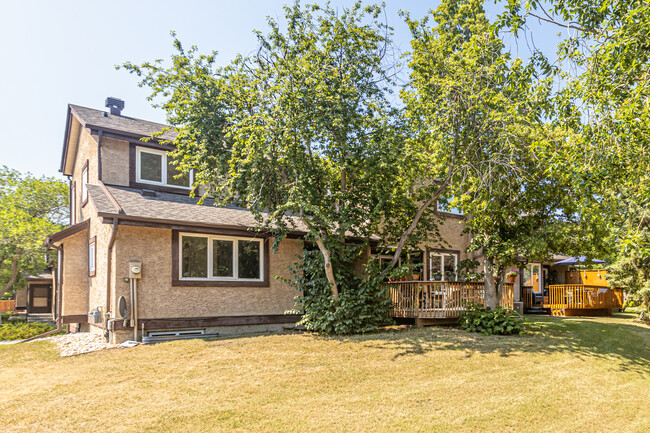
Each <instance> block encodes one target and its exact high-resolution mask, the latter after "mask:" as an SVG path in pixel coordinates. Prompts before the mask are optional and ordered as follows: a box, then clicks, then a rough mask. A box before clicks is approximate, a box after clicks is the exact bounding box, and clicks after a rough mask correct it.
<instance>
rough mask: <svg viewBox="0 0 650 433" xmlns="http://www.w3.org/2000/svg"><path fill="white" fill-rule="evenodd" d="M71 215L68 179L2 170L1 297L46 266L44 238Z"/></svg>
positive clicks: (0, 204)
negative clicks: (29, 275)
mask: <svg viewBox="0 0 650 433" xmlns="http://www.w3.org/2000/svg"><path fill="white" fill-rule="evenodd" d="M67 215H68V187H67V186H66V184H65V183H64V182H61V181H58V180H55V179H53V178H49V177H45V176H43V177H40V178H37V177H34V176H32V175H31V174H29V173H27V174H21V173H19V172H18V171H16V170H11V169H9V168H7V167H4V166H3V167H2V168H1V169H0V279H1V280H0V284H2V285H1V286H0V287H1V289H0V290H2V292H0V298H1V297H2V296H3V295H4V294H5V293H7V292H9V291H10V290H12V289H13V287H14V285H15V284H16V283H17V282H20V280H21V278H22V276H23V274H25V273H34V272H40V271H42V270H43V269H44V267H45V265H46V263H45V260H46V251H45V248H44V247H43V240H44V239H45V237H46V236H47V235H49V234H52V233H54V232H57V231H59V230H61V229H62V228H63V226H64V224H65V221H66V219H67Z"/></svg>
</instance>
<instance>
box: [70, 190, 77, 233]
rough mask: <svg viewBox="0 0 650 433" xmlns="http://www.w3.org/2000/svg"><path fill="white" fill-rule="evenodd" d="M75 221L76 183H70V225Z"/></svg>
mask: <svg viewBox="0 0 650 433" xmlns="http://www.w3.org/2000/svg"><path fill="white" fill-rule="evenodd" d="M76 223H77V184H76V183H75V182H72V185H70V225H71V226H72V225H75V224H76Z"/></svg>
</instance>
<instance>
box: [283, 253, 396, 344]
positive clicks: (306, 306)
mask: <svg viewBox="0 0 650 433" xmlns="http://www.w3.org/2000/svg"><path fill="white" fill-rule="evenodd" d="M346 265H347V266H346ZM323 269H324V268H323V258H322V255H321V254H320V252H318V251H309V250H304V252H303V256H302V260H301V261H300V262H299V263H296V264H295V265H294V266H293V267H292V269H291V271H292V274H293V276H294V278H293V279H292V280H287V282H288V283H289V284H291V285H293V286H294V287H295V288H296V289H298V290H300V292H301V295H299V296H297V297H296V306H297V307H298V309H297V310H296V311H295V312H298V313H302V315H303V316H302V319H301V321H300V322H299V324H301V325H304V326H305V328H307V329H308V330H310V331H315V332H321V333H324V334H357V333H362V332H371V331H374V330H376V329H377V328H379V327H380V326H383V325H386V324H389V323H391V319H390V318H389V317H388V313H389V312H390V311H391V310H392V301H391V299H390V296H388V292H387V290H388V289H387V288H385V287H384V286H383V285H382V284H381V282H380V281H379V279H378V277H376V276H373V275H377V272H372V274H371V276H369V277H367V278H362V277H360V276H358V275H356V274H355V273H354V272H353V271H352V266H350V261H348V262H347V263H345V264H342V263H338V266H335V267H334V269H335V270H336V274H337V275H336V278H337V284H338V287H339V297H338V300H336V301H335V300H334V298H333V297H332V292H331V290H330V286H329V283H328V281H327V278H326V277H325V272H324V270H323Z"/></svg>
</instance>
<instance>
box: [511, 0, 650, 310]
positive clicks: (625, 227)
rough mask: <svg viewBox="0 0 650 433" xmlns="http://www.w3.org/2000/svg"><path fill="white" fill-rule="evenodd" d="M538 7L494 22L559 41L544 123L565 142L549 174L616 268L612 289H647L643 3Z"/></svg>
mask: <svg viewBox="0 0 650 433" xmlns="http://www.w3.org/2000/svg"><path fill="white" fill-rule="evenodd" d="M545 5H546V4H545V3H542V2H539V1H532V2H526V3H524V2H520V1H518V0H508V1H507V2H506V12H505V13H504V14H503V16H502V17H501V18H502V22H503V23H504V24H505V25H507V26H509V27H510V28H511V29H513V30H514V31H515V32H517V33H520V32H525V31H531V30H530V28H529V27H528V20H530V19H535V20H543V21H545V22H547V23H549V25H555V26H557V27H558V29H559V28H561V29H563V31H565V32H567V34H566V37H565V38H564V39H563V40H562V42H561V43H560V44H559V46H558V51H557V58H556V59H551V63H553V62H555V65H554V67H553V71H554V75H555V78H556V80H557V82H558V83H560V84H561V86H560V91H558V92H557V94H556V95H555V98H554V108H555V109H554V112H553V115H552V116H551V120H552V122H553V124H554V126H555V127H556V129H557V130H558V131H560V132H561V134H562V136H563V139H564V141H565V147H564V149H563V151H562V152H559V153H558V157H559V158H558V160H557V167H558V170H562V171H563V172H564V173H565V174H566V176H567V178H568V179H569V180H570V181H571V182H572V188H571V189H572V190H573V191H575V192H576V195H579V196H580V197H581V201H582V207H581V209H580V210H581V214H582V218H583V219H584V221H585V222H588V223H589V224H591V225H592V228H593V229H594V232H595V233H598V234H600V236H599V237H596V238H594V239H593V241H594V243H597V242H598V241H599V239H600V240H602V243H601V246H602V248H603V249H605V250H608V251H609V253H610V258H611V259H613V260H614V261H616V262H617V263H616V264H615V266H614V267H613V269H612V270H613V271H614V273H615V274H616V273H618V274H619V275H618V276H617V277H616V280H617V282H618V283H620V284H622V286H623V287H625V288H627V289H629V290H632V291H637V290H640V288H641V287H643V286H646V287H647V289H648V290H650V280H649V279H648V275H650V273H649V272H650V266H649V265H647V263H650V238H649V237H648V231H647V227H648V219H649V218H650V214H649V209H650V152H649V151H648V150H649V149H650V139H649V138H648V137H650V45H649V44H648V40H649V36H648V35H650V4H648V2H647V1H643V0H626V1H606V2H595V3H588V2H587V3H585V2H581V1H577V0H555V1H551V2H550V5H549V6H547V7H545ZM603 229H604V232H603ZM644 263H645V265H644ZM630 266H631V267H630ZM622 269H634V270H635V271H634V272H635V274H636V275H637V276H638V278H637V279H636V282H635V284H626V283H625V281H631V280H629V278H628V277H629V273H628V274H627V275H624V274H621V273H620V271H621V270H622ZM648 299H650V298H648Z"/></svg>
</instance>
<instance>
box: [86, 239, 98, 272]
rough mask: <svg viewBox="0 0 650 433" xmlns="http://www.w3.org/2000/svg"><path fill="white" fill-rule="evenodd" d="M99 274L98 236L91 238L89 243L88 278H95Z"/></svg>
mask: <svg viewBox="0 0 650 433" xmlns="http://www.w3.org/2000/svg"><path fill="white" fill-rule="evenodd" d="M96 273H97V236H93V237H92V238H90V242H89V243H88V276H89V277H94V276H95V274H96Z"/></svg>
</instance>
